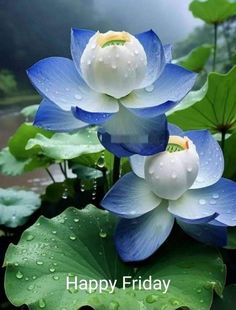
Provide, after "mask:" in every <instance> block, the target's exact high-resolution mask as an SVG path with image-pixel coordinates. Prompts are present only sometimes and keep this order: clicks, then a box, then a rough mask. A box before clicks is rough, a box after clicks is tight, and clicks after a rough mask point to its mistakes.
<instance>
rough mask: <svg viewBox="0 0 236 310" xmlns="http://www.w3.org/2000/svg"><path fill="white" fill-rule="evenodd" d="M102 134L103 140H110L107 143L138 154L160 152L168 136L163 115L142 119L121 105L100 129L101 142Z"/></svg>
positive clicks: (164, 146) (101, 139)
mask: <svg viewBox="0 0 236 310" xmlns="http://www.w3.org/2000/svg"><path fill="white" fill-rule="evenodd" d="M104 135H106V138H105V140H109V141H110V143H109V144H111V143H112V144H115V145H119V146H122V147H123V148H124V149H126V150H127V151H128V152H130V153H132V154H140V155H153V154H155V153H158V152H162V151H163V150H165V149H166V145H167V142H168V138H169V134H168V130H167V121H166V117H165V115H160V116H158V117H154V118H149V119H143V118H141V117H137V116H135V115H134V114H133V113H131V112H130V111H129V110H127V109H125V108H124V107H122V106H120V110H119V112H118V113H116V114H115V115H114V116H113V117H112V118H111V119H110V120H108V121H107V122H106V123H105V124H104V125H103V127H102V128H101V129H100V131H99V137H100V141H101V143H103V136H104ZM108 136H110V139H109V138H108ZM104 146H105V145H104Z"/></svg>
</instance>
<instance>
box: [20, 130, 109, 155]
mask: <svg viewBox="0 0 236 310" xmlns="http://www.w3.org/2000/svg"><path fill="white" fill-rule="evenodd" d="M38 148H40V149H41V152H42V153H43V154H44V155H45V156H47V157H49V158H53V159H57V160H67V159H72V158H75V157H78V156H80V155H83V154H89V153H97V152H100V151H102V150H103V149H104V147H103V146H102V145H101V144H100V142H99V140H98V138H97V132H96V129H92V128H89V129H88V128H86V129H81V130H80V131H79V132H77V133H74V134H69V133H56V134H54V135H53V136H52V137H50V138H48V137H46V136H44V135H42V134H37V135H36V136H35V138H33V139H30V140H29V141H28V143H27V145H26V150H31V151H33V150H34V149H38Z"/></svg>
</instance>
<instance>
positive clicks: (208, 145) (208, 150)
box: [185, 130, 224, 189]
mask: <svg viewBox="0 0 236 310" xmlns="http://www.w3.org/2000/svg"><path fill="white" fill-rule="evenodd" d="M185 135H186V136H187V137H188V138H189V139H190V140H192V141H193V143H194V144H195V146H196V149H197V153H198V155H199V159H200V167H199V172H198V176H197V179H196V181H195V182H194V184H193V185H192V187H191V188H192V189H194V188H202V187H207V186H210V185H212V184H214V183H216V182H217V181H218V180H219V179H220V178H221V176H222V174H223V171H224V157H223V153H222V151H221V148H220V146H219V144H218V142H217V141H216V140H215V139H214V138H213V137H212V135H211V134H210V133H209V132H208V131H207V130H196V131H188V132H186V133H185Z"/></svg>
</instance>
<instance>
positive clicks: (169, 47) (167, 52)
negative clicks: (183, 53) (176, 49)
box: [164, 44, 173, 63]
mask: <svg viewBox="0 0 236 310" xmlns="http://www.w3.org/2000/svg"><path fill="white" fill-rule="evenodd" d="M172 48H173V46H172V44H166V45H164V53H165V59H166V62H167V63H168V62H171V60H172Z"/></svg>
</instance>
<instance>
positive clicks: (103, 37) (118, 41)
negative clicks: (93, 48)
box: [97, 31, 130, 48]
mask: <svg viewBox="0 0 236 310" xmlns="http://www.w3.org/2000/svg"><path fill="white" fill-rule="evenodd" d="M129 41H130V36H129V34H128V33H127V32H124V31H123V32H114V31H112V32H107V33H100V34H99V35H98V37H97V44H98V45H100V46H101V47H102V48H104V47H107V46H111V45H124V44H125V43H126V42H129Z"/></svg>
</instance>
